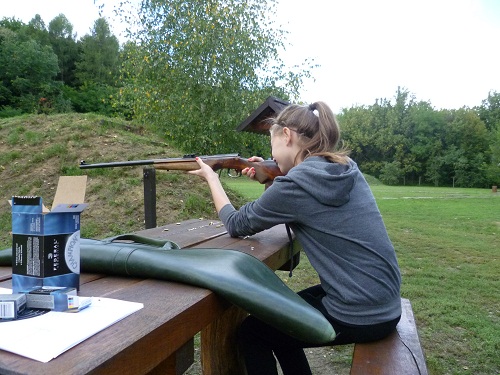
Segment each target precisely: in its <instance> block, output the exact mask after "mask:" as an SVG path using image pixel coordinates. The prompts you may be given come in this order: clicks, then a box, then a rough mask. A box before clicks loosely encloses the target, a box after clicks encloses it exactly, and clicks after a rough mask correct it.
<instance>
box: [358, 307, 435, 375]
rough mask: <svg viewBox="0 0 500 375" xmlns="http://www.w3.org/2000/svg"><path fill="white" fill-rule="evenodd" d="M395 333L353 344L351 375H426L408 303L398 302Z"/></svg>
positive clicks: (423, 359) (423, 358)
mask: <svg viewBox="0 0 500 375" xmlns="http://www.w3.org/2000/svg"><path fill="white" fill-rule="evenodd" d="M401 305H402V314H401V320H400V322H399V324H398V326H397V330H396V332H394V333H393V334H392V335H390V336H389V337H386V338H385V339H383V340H380V341H376V342H372V343H366V344H356V345H355V346H354V353H353V358H352V366H351V375H427V367H426V365H425V357H424V354H423V351H422V348H421V346H420V340H419V338H418V333H417V328H416V325H415V319H414V316H413V311H412V309H411V304H410V301H409V300H407V299H402V300H401Z"/></svg>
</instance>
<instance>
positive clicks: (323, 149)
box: [270, 102, 349, 164]
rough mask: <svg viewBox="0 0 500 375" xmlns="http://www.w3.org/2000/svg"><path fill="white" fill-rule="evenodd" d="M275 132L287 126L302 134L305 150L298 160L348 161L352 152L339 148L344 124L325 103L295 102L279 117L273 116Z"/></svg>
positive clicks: (277, 132) (302, 147)
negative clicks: (340, 124) (314, 157)
mask: <svg viewBox="0 0 500 375" xmlns="http://www.w3.org/2000/svg"><path fill="white" fill-rule="evenodd" d="M270 122H271V129H270V132H271V134H272V135H275V134H280V133H281V132H283V128H284V127H287V128H289V129H291V130H293V131H295V132H296V133H297V134H298V135H299V142H300V143H299V145H300V148H301V151H300V152H299V154H297V158H296V160H295V162H297V159H298V158H300V159H302V160H304V159H306V158H307V157H309V156H323V157H325V158H326V159H328V160H329V161H331V162H334V163H340V164H347V163H348V159H349V158H348V154H349V152H348V151H347V150H345V149H343V148H342V149H337V146H338V144H339V141H340V127H339V125H338V123H337V120H336V119H335V115H334V114H333V112H332V110H331V109H330V107H329V106H328V105H327V104H326V103H324V102H315V103H313V104H310V105H308V106H303V105H298V104H292V105H290V106H288V107H286V108H284V109H283V110H282V111H281V112H280V113H279V114H278V116H276V118H272V119H270Z"/></svg>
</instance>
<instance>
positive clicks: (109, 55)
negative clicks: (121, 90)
mask: <svg viewBox="0 0 500 375" xmlns="http://www.w3.org/2000/svg"><path fill="white" fill-rule="evenodd" d="M81 50H82V54H81V59H80V61H79V62H77V63H76V67H77V71H76V77H77V78H78V80H79V82H80V84H84V83H94V84H104V85H110V86H116V79H117V75H118V70H119V63H120V61H119V58H120V44H119V42H118V39H117V38H116V36H114V35H113V34H112V33H111V31H110V29H109V24H108V21H106V19H105V18H98V19H97V20H96V21H95V22H94V27H93V29H92V31H91V34H90V35H89V34H87V35H85V36H84V37H83V38H82V39H81Z"/></svg>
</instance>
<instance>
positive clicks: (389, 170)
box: [380, 161, 404, 185]
mask: <svg viewBox="0 0 500 375" xmlns="http://www.w3.org/2000/svg"><path fill="white" fill-rule="evenodd" d="M403 175H404V172H403V169H402V168H401V163H400V162H399V161H393V162H392V163H385V164H384V166H383V167H382V170H381V173H380V181H382V182H383V183H384V184H386V185H398V184H399V183H400V182H401V179H402V178H403Z"/></svg>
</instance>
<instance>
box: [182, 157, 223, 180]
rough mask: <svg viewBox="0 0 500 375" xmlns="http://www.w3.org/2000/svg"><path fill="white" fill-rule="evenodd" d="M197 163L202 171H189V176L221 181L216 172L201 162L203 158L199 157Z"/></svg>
mask: <svg viewBox="0 0 500 375" xmlns="http://www.w3.org/2000/svg"><path fill="white" fill-rule="evenodd" d="M196 162H197V163H198V165H199V166H200V169H196V170H194V171H188V173H189V174H192V175H195V176H199V177H201V178H204V179H205V180H207V181H208V180H209V179H210V178H214V177H215V178H217V179H219V175H218V174H217V173H215V172H214V170H213V169H212V168H211V167H210V166H209V165H207V164H205V163H204V162H203V160H201V158H199V157H197V158H196Z"/></svg>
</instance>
